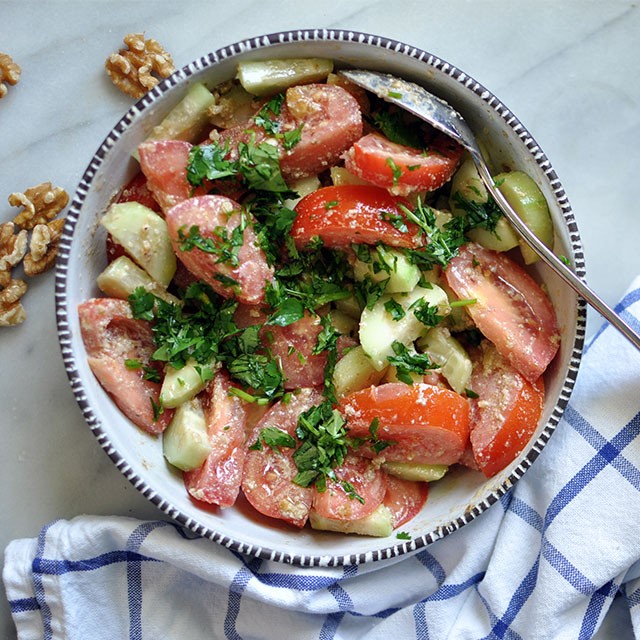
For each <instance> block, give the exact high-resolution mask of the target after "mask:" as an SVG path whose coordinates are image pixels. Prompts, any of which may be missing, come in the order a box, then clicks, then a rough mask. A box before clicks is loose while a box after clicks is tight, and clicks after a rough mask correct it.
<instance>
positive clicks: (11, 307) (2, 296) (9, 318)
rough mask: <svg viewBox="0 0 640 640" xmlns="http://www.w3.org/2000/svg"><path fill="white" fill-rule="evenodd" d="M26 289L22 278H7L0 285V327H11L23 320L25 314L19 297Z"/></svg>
mask: <svg viewBox="0 0 640 640" xmlns="http://www.w3.org/2000/svg"><path fill="white" fill-rule="evenodd" d="M26 290H27V283H26V282H24V280H13V279H9V282H8V283H7V284H6V286H4V285H0V327H12V326H14V325H17V324H20V323H22V322H24V321H25V319H26V317H27V314H26V312H25V310H24V307H23V306H22V303H21V302H20V298H22V296H23V295H24V294H25V292H26Z"/></svg>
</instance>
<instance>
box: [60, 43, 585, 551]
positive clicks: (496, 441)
mask: <svg viewBox="0 0 640 640" xmlns="http://www.w3.org/2000/svg"><path fill="white" fill-rule="evenodd" d="M262 53H263V55H261V56H255V57H253V56H250V55H245V56H241V57H240V59H238V60H236V61H234V64H233V73H232V74H230V75H229V76H228V77H226V78H223V79H220V81H217V82H212V81H205V79H204V78H202V79H197V80H195V81H191V82H190V83H189V85H188V87H187V88H186V90H185V91H184V93H183V95H182V97H181V98H180V99H179V100H178V101H177V102H175V103H174V104H173V105H171V107H170V108H169V109H168V110H167V111H166V112H165V114H164V117H163V118H162V119H161V120H160V121H159V122H157V121H156V124H155V125H154V126H153V127H152V128H149V127H147V129H146V130H145V131H144V132H142V135H141V134H140V132H138V136H137V137H138V138H139V139H138V140H136V142H135V144H134V145H132V146H131V147H130V148H129V149H128V152H129V153H130V154H131V156H132V158H133V159H131V160H130V161H129V165H130V167H129V169H128V171H127V176H126V180H124V181H123V183H122V184H121V186H120V187H119V188H118V189H117V190H116V192H115V193H114V196H113V197H112V198H111V199H110V201H108V202H105V203H104V207H103V208H102V210H101V211H100V212H99V215H98V216H97V218H96V222H97V225H98V226H97V228H96V227H94V229H93V240H92V241H93V242H94V247H95V254H97V255H94V256H93V258H92V259H93V263H92V270H91V273H92V275H93V277H94V278H95V282H94V283H89V281H88V280H87V286H90V287H91V289H90V293H84V294H83V295H79V296H78V297H77V298H76V299H75V300H74V303H75V306H74V308H73V309H71V308H69V307H66V313H69V314H72V315H73V316H74V318H77V328H78V333H77V336H78V344H77V348H78V349H79V350H80V351H81V352H82V354H83V355H84V360H83V361H80V358H79V355H76V357H75V358H74V365H75V364H76V362H78V361H80V362H81V366H82V367H83V370H84V375H85V376H86V377H91V380H92V381H91V383H89V384H91V385H92V393H94V394H98V395H100V396H101V397H103V398H104V399H106V401H107V402H108V403H109V405H110V407H109V415H110V416H112V417H113V416H117V418H116V421H117V424H113V426H111V425H110V426H109V432H110V434H111V432H115V431H117V438H118V439H119V440H120V441H122V442H127V439H129V440H132V441H138V442H140V443H143V444H140V446H139V451H138V454H137V455H139V454H140V450H144V452H145V453H143V454H142V456H141V457H142V458H143V459H142V460H138V461H135V462H134V464H136V466H138V468H139V465H140V464H142V465H143V468H144V466H146V467H147V468H150V467H153V473H152V474H151V475H152V476H153V475H154V474H155V476H156V478H151V479H150V480H149V484H147V482H146V481H145V480H143V476H142V475H139V474H138V473H136V474H135V481H140V483H141V484H144V487H143V490H150V488H151V487H154V488H153V491H150V493H152V495H151V496H150V497H152V499H157V500H158V503H159V506H160V507H161V508H163V509H165V511H167V512H168V513H170V514H171V515H173V516H174V517H178V519H179V520H183V521H184V522H185V524H187V525H188V526H191V528H194V529H195V530H196V531H198V532H199V533H204V534H205V535H209V536H210V537H213V538H214V539H218V540H219V541H222V542H223V543H227V542H228V544H230V545H233V546H234V547H235V548H238V549H239V550H242V551H249V552H254V553H259V554H265V551H263V548H262V546H261V545H260V543H258V544H257V545H255V543H253V542H252V543H249V546H248V547H247V546H245V544H244V541H245V539H246V535H248V536H249V537H251V536H255V539H256V540H258V541H262V540H264V541H266V546H267V548H268V550H267V552H266V554H267V555H269V557H274V555H273V554H274V550H275V551H276V552H277V553H276V556H275V557H278V558H279V559H284V560H288V561H297V562H302V563H304V562H305V561H307V560H308V558H309V556H308V555H306V554H304V553H301V554H299V555H298V556H296V557H295V558H294V559H293V560H292V557H291V556H290V555H288V551H284V553H281V552H282V550H283V549H287V548H288V546H289V544H290V543H289V541H292V540H296V537H298V538H300V539H301V541H300V542H295V543H294V546H296V544H299V545H301V546H302V547H304V545H305V540H306V541H308V540H312V541H314V544H315V543H316V541H319V542H318V543H317V544H319V547H318V548H317V550H316V551H314V552H312V556H311V557H312V559H311V562H313V563H320V562H328V563H335V562H344V561H345V559H346V558H347V555H345V554H344V551H339V552H338V554H339V555H335V554H334V555H331V552H329V559H328V560H327V559H326V558H327V556H326V548H325V545H327V546H328V548H331V546H332V545H334V546H335V547H336V548H338V549H340V548H341V545H342V547H344V549H354V548H360V547H358V545H359V544H360V542H351V541H352V540H357V541H360V540H362V541H365V542H364V545H363V547H362V548H363V549H374V550H376V549H377V550H380V549H386V550H387V553H388V550H389V549H391V550H392V553H393V554H395V553H399V552H403V551H405V550H409V549H411V548H416V547H417V546H420V545H421V544H424V543H426V542H429V541H430V539H436V538H437V537H439V535H443V534H444V533H447V532H448V531H449V530H453V529H455V528H457V526H460V524H464V522H465V521H466V519H470V518H471V517H473V515H475V514H476V513H479V512H480V511H481V510H482V509H483V508H485V507H486V506H488V504H490V503H491V502H492V501H495V499H497V497H498V496H499V494H500V491H504V490H506V489H507V488H508V486H510V484H511V483H512V482H513V480H514V479H517V477H518V476H517V473H518V472H519V471H516V475H514V471H513V470H514V469H515V470H520V471H524V470H525V469H526V467H527V466H528V464H530V461H532V460H533V458H534V457H535V455H532V453H531V452H532V450H533V449H532V444H533V447H538V450H539V448H541V446H542V445H543V444H544V442H545V441H546V439H545V437H544V436H542V437H541V429H543V428H546V429H547V434H546V437H547V438H548V435H550V433H551V431H552V428H553V426H555V425H554V418H553V416H552V417H551V419H550V407H552V405H553V403H556V406H555V407H552V408H551V412H552V413H554V415H559V413H558V412H561V409H562V406H560V407H559V406H558V404H557V396H558V389H560V388H562V392H563V393H565V396H566V397H568V395H567V394H566V390H567V388H570V384H571V383H569V387H567V382H566V380H565V379H564V378H563V376H566V373H567V372H566V367H567V362H570V363H571V366H575V364H576V354H575V350H574V345H573V344H571V341H572V340H574V339H575V335H574V334H573V332H574V331H575V326H570V327H569V328H570V330H569V331H567V326H568V325H567V318H570V317H571V313H570V312H569V313H568V312H567V310H566V309H560V310H558V309H557V308H556V306H557V300H558V295H557V293H556V291H557V288H558V286H559V285H558V284H557V283H553V280H552V277H551V276H550V275H549V274H546V275H545V277H544V278H541V277H540V272H539V268H538V265H537V264H536V256H535V254H533V253H532V252H531V250H530V249H529V248H528V247H527V246H526V245H524V244H523V243H522V242H521V240H520V239H519V237H518V235H517V233H516V232H515V231H514V230H513V229H512V228H511V226H510V225H509V223H508V222H507V220H506V219H505V218H504V217H503V216H502V214H501V212H500V210H499V209H498V207H497V206H496V204H495V203H494V202H493V200H492V199H491V198H490V197H489V196H488V194H487V192H486V190H485V188H484V186H483V184H482V181H481V180H480V178H479V176H478V174H477V173H476V170H475V167H474V166H473V163H472V161H471V160H470V159H469V158H467V157H466V156H465V154H464V153H463V150H462V149H461V148H460V147H459V146H458V145H457V144H456V143H455V142H453V141H452V140H451V139H449V138H448V137H446V136H445V135H444V134H442V133H439V132H436V131H435V130H433V129H432V128H431V127H429V125H427V124H425V123H423V122H421V121H419V120H417V119H416V118H414V117H413V116H411V115H410V114H407V113H405V112H403V111H401V110H399V109H398V108H397V107H394V106H392V105H390V104H389V103H387V102H385V101H384V100H380V99H379V98H377V97H375V96H373V95H372V94H369V93H367V92H366V91H364V90H363V89H361V88H359V87H356V86H355V85H353V84H351V83H350V82H349V81H348V80H346V79H345V78H344V77H343V76H341V75H340V72H339V70H340V67H341V65H343V64H344V61H343V60H340V59H339V58H338V59H336V58H333V57H331V58H329V57H326V56H318V55H307V56H305V57H291V56H290V55H287V56H282V57H271V56H265V55H264V52H262ZM310 53H314V54H315V53H316V51H311V52H310ZM229 62H230V61H229ZM495 183H496V185H497V186H498V187H499V188H500V189H501V190H502V192H503V193H504V195H505V197H507V199H508V200H509V202H510V203H511V204H512V206H513V207H514V208H515V209H516V210H517V211H518V212H519V214H520V215H521V217H522V218H523V219H524V220H525V221H526V222H527V224H529V226H530V227H531V228H532V229H533V230H534V231H535V232H536V233H537V234H538V235H539V237H540V238H541V239H542V240H543V241H544V242H545V243H547V244H548V245H549V246H553V244H554V242H558V238H559V237H560V238H561V236H562V232H559V231H558V229H557V225H555V224H554V213H553V208H552V207H550V206H549V203H548V199H547V197H546V196H545V193H544V192H543V190H542V189H541V187H540V186H539V184H538V182H537V181H536V179H535V176H534V175H531V174H530V173H528V172H527V171H523V170H522V169H521V168H512V167H511V166H507V165H506V163H502V164H501V165H499V166H496V171H495ZM561 241H562V238H561ZM545 278H546V280H545ZM550 282H551V283H552V286H553V287H556V290H554V291H552V290H551V289H552V286H550V284H549V283H550ZM554 298H555V300H554ZM574 306H575V305H574ZM573 312H574V313H575V312H576V311H575V308H574V311H573ZM577 313H578V314H579V310H578V312H577ZM573 323H574V325H575V320H573ZM567 341H568V342H569V343H568V344H567ZM568 359H569V360H568ZM558 376H560V377H561V378H563V379H562V380H559V379H558ZM72 377H73V376H72ZM85 379H86V378H85ZM563 385H564V386H563ZM101 402H102V401H101ZM103 428H104V427H102V426H101V427H100V429H103ZM101 435H103V432H101ZM109 445H110V446H111V441H109ZM125 446H127V445H125ZM151 451H152V452H153V453H152V454H151V457H152V458H153V462H149V460H148V459H146V458H145V456H148V455H149V454H148V453H146V452H151ZM110 454H111V455H112V457H114V456H115V457H118V454H117V453H116V450H115V449H114V450H113V451H111V452H110ZM118 460H122V458H118ZM126 460H127V464H131V453H129V455H128V456H127V459H126ZM523 461H525V462H524V463H523ZM142 473H143V474H144V472H142ZM162 477H164V478H167V477H168V478H170V484H171V494H172V496H176V495H178V494H179V492H180V491H181V492H182V493H183V495H182V496H181V497H180V498H179V500H180V502H181V504H182V505H183V506H182V507H181V508H179V509H178V510H177V512H175V507H174V506H173V502H175V498H174V497H172V498H171V501H170V502H167V503H165V502H164V500H165V498H164V496H163V489H162V482H161V483H160V484H159V485H158V484H157V481H156V480H157V478H162ZM135 481H134V483H135ZM155 487H160V488H159V491H160V494H159V495H160V496H163V497H162V498H160V499H158V497H157V494H156V493H155V492H156V490H158V489H156V488H155ZM478 492H480V493H478ZM483 492H488V493H486V495H485V494H483ZM434 496H437V497H436V498H435V500H434ZM478 497H480V500H478ZM432 502H436V503H440V507H438V506H436V508H435V509H434V513H433V515H434V516H435V520H434V522H437V521H438V519H440V521H441V522H442V524H439V525H438V526H439V527H440V528H439V529H437V528H434V527H430V525H429V524H427V525H426V527H427V529H428V531H427V534H428V536H431V538H430V539H429V538H428V536H427V537H425V535H424V533H422V534H420V533H419V532H420V531H423V532H424V529H425V522H429V518H430V510H431V506H432ZM465 503H466V504H465ZM479 504H482V506H478V505H479ZM187 512H188V513H189V516H188V518H186V519H185V513H187ZM230 514H231V515H230ZM470 514H471V515H470ZM452 517H453V521H452V520H451V518H452ZM443 518H444V520H443ZM447 518H449V520H448V521H447ZM207 520H208V521H209V524H207V525H204V526H203V525H202V522H203V521H207ZM212 520H215V521H216V522H215V524H211V521H212ZM452 522H453V523H454V524H453V525H452ZM229 524H230V525H231V527H232V528H234V527H235V530H234V532H233V533H232V535H231V536H230V537H228V538H226V539H225V540H220V539H219V538H218V536H219V535H220V531H221V530H222V531H224V530H225V527H227V526H229ZM436 530H437V533H436ZM328 532H332V533H328ZM336 534H342V535H341V536H340V535H336ZM345 534H359V536H361V537H358V538H356V537H355V536H353V535H349V536H347V535H345ZM345 539H346V540H347V542H341V541H340V540H345ZM336 540H338V542H336ZM376 540H382V541H384V540H386V541H387V542H385V543H384V544H382V545H381V544H380V543H379V542H378V543H376V542H375V541H376ZM389 540H391V542H389ZM416 541H417V542H416ZM354 545H355V546H354ZM365 553H366V552H365ZM322 554H325V555H324V556H322ZM340 554H342V555H340ZM321 557H323V558H324V559H322V560H321V559H320V558H321ZM370 557H372V556H368V555H360V556H358V555H357V554H356V556H355V560H356V561H364V560H365V559H369V558H370ZM373 557H375V558H378V557H381V555H379V554H378V555H376V553H374V554H373ZM336 558H337V559H336ZM353 559H354V556H353V554H351V557H350V560H353Z"/></svg>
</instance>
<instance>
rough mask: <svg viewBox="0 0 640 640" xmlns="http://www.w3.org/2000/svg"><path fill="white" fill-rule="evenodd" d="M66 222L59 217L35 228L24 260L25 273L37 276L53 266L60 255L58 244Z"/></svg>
mask: <svg viewBox="0 0 640 640" xmlns="http://www.w3.org/2000/svg"><path fill="white" fill-rule="evenodd" d="M64 222H65V220H64V218H59V219H58V220H52V221H51V222H49V223H47V224H38V225H36V226H35V227H34V228H33V233H32V234H31V242H30V244H29V253H28V254H27V255H26V256H25V258H24V262H23V266H24V272H25V275H27V276H29V277H33V276H37V275H40V274H41V273H44V272H45V271H47V269H49V268H51V267H52V266H53V263H54V262H55V260H56V256H57V255H58V244H59V242H60V235H61V234H62V227H64Z"/></svg>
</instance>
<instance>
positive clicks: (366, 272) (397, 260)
mask: <svg viewBox="0 0 640 640" xmlns="http://www.w3.org/2000/svg"><path fill="white" fill-rule="evenodd" d="M370 255H371V262H363V261H362V260H359V259H356V261H355V262H354V264H353V275H354V277H355V279H356V280H359V281H362V280H364V279H365V278H366V277H369V278H370V279H371V280H372V281H373V282H382V281H383V280H386V279H388V280H389V282H387V286H386V287H385V292H386V293H402V292H405V291H412V290H413V289H414V288H415V286H416V285H417V284H418V282H419V281H420V276H421V273H420V269H418V267H417V266H416V265H415V264H412V263H411V262H410V261H409V258H407V256H406V255H405V254H404V253H402V252H401V251H398V250H397V249H385V250H383V251H375V250H374V251H371V252H370Z"/></svg>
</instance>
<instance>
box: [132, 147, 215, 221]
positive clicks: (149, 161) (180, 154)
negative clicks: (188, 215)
mask: <svg viewBox="0 0 640 640" xmlns="http://www.w3.org/2000/svg"><path fill="white" fill-rule="evenodd" d="M192 146H193V145H192V144H191V143H190V142H185V141H184V140H151V141H149V142H143V143H142V144H141V145H140V146H139V147H138V153H139V155H140V167H141V168H142V172H143V173H144V175H145V176H146V178H147V186H148V188H149V190H150V191H151V193H152V194H153V196H154V197H155V199H156V200H157V201H158V203H159V204H160V207H161V209H162V211H164V212H165V213H166V212H167V211H168V210H169V209H171V207H173V206H175V205H176V204H178V203H180V202H182V201H184V200H186V199H187V198H190V197H191V196H193V195H203V194H206V193H207V192H208V191H209V186H210V185H205V186H201V187H197V188H196V189H194V188H193V187H192V186H191V184H189V182H188V180H187V164H188V163H189V151H190V150H191V147H192Z"/></svg>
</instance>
